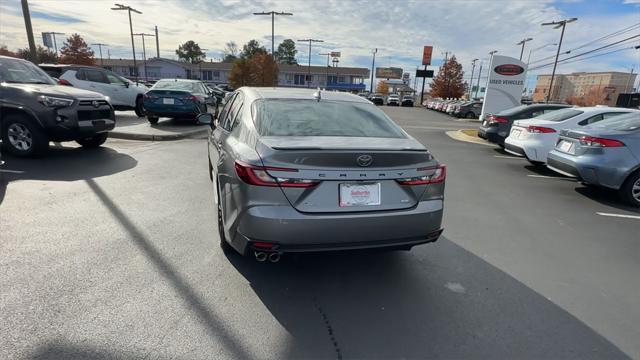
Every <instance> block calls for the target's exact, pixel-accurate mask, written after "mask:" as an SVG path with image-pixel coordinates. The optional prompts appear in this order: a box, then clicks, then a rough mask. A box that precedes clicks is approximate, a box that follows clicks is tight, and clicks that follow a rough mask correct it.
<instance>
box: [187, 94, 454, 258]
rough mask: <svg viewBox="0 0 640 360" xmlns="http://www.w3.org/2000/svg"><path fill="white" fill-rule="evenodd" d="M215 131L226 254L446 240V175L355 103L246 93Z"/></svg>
mask: <svg viewBox="0 0 640 360" xmlns="http://www.w3.org/2000/svg"><path fill="white" fill-rule="evenodd" d="M199 121H200V122H201V123H210V124H211V127H212V130H211V132H210V136H209V141H208V156H209V170H210V175H211V179H212V181H213V185H214V193H215V202H216V204H217V208H218V229H219V234H220V242H221V246H222V248H223V249H224V250H225V251H230V250H232V249H235V250H236V251H237V252H239V253H241V254H253V255H255V257H256V259H257V260H259V261H265V260H267V259H268V260H270V261H272V262H275V261H278V260H279V259H280V256H281V254H283V253H287V252H307V251H328V250H346V249H363V248H392V249H407V250H408V249H411V247H412V246H414V245H418V244H424V243H428V242H433V241H436V240H437V239H438V237H439V236H440V234H441V232H442V228H441V225H442V213H443V204H444V183H445V176H446V168H445V166H444V165H442V164H440V163H439V162H438V161H437V160H436V159H435V158H434V157H433V155H432V154H431V153H430V152H429V151H428V150H427V149H426V148H425V147H424V146H423V145H422V144H421V143H419V142H418V141H416V140H415V139H413V138H412V137H411V136H409V135H408V134H407V133H405V132H404V131H403V130H402V129H401V128H400V127H399V126H397V125H396V124H395V123H394V122H393V121H392V120H391V119H390V118H389V117H387V116H386V114H385V113H384V112H382V111H380V110H379V109H378V108H376V106H375V105H373V104H371V102H369V101H367V100H366V99H363V98H361V97H359V96H356V95H351V94H346V93H337V92H324V91H320V90H317V91H314V90H307V89H285V88H247V87H245V88H240V89H238V90H237V91H235V93H234V94H233V95H232V97H231V98H230V99H229V101H228V102H227V103H226V104H225V106H224V108H222V109H221V110H220V112H219V116H218V117H217V119H214V118H213V115H211V114H202V115H201V116H200V117H199Z"/></svg>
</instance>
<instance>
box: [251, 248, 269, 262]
mask: <svg viewBox="0 0 640 360" xmlns="http://www.w3.org/2000/svg"><path fill="white" fill-rule="evenodd" d="M253 254H254V255H255V256H256V260H257V261H259V262H264V261H266V260H267V253H264V252H262V251H256V252H254V253H253Z"/></svg>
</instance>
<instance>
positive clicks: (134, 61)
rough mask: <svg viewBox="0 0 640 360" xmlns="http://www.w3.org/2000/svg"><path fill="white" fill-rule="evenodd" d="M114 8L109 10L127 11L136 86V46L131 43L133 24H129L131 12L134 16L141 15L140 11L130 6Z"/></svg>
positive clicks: (118, 5) (120, 5) (119, 5)
mask: <svg viewBox="0 0 640 360" xmlns="http://www.w3.org/2000/svg"><path fill="white" fill-rule="evenodd" d="M115 6H116V7H114V8H111V10H116V11H117V10H127V12H128V13H129V32H130V33H131V50H132V52H133V67H134V69H135V78H136V84H137V83H138V64H137V63H136V45H135V43H134V41H133V23H132V22H131V12H132V11H133V12H134V13H136V14H142V12H141V11H138V10H136V9H134V8H132V7H131V6H126V5H122V4H115Z"/></svg>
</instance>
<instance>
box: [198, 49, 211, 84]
mask: <svg viewBox="0 0 640 360" xmlns="http://www.w3.org/2000/svg"><path fill="white" fill-rule="evenodd" d="M207 50H209V49H200V51H203V52H204V56H205V57H207ZM202 63H203V61H202V60H201V61H198V71H199V72H200V74H199V78H200V80H201V81H202Z"/></svg>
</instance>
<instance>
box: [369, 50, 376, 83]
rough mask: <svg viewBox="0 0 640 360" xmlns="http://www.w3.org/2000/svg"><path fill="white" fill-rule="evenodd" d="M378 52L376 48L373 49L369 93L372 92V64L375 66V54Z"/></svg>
mask: <svg viewBox="0 0 640 360" xmlns="http://www.w3.org/2000/svg"><path fill="white" fill-rule="evenodd" d="M377 53H378V48H375V49H374V50H373V61H372V62H371V84H369V93H370V94H373V70H374V66H376V54H377Z"/></svg>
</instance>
